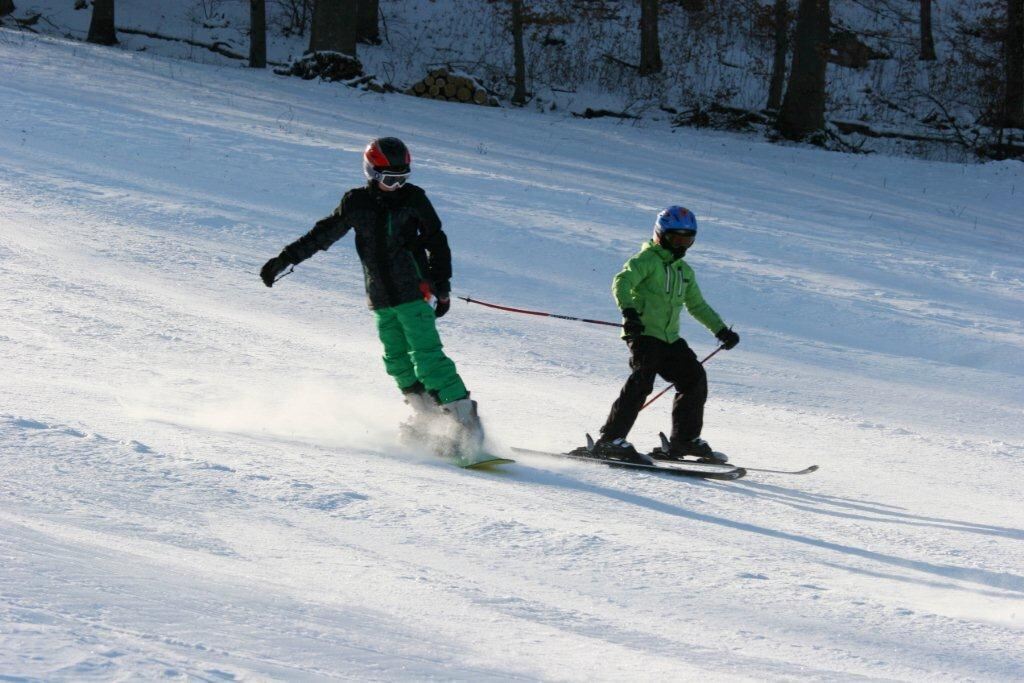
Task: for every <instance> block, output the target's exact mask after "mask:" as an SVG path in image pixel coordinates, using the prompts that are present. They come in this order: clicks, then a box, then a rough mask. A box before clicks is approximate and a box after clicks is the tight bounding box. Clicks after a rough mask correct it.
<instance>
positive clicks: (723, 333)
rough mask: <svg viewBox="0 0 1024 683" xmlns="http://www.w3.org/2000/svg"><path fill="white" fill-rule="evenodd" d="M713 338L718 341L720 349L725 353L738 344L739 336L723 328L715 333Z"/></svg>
mask: <svg viewBox="0 0 1024 683" xmlns="http://www.w3.org/2000/svg"><path fill="white" fill-rule="evenodd" d="M715 336H716V337H717V338H718V341H720V342H722V347H723V348H724V349H725V350H726V351H728V350H729V349H731V348H732V347H734V346H736V345H737V344H739V343H740V335H738V334H736V333H735V332H733V331H732V330H731V329H729V328H728V327H723V328H722V329H720V330H719V331H718V332H715Z"/></svg>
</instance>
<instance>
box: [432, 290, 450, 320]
mask: <svg viewBox="0 0 1024 683" xmlns="http://www.w3.org/2000/svg"><path fill="white" fill-rule="evenodd" d="M451 307H452V300H451V299H450V298H449V297H448V295H447V294H446V295H444V296H439V297H437V303H436V304H435V305H434V315H435V316H436V317H438V318H440V317H441V316H443V315H444V314H445V313H447V312H448V309H449V308H451Z"/></svg>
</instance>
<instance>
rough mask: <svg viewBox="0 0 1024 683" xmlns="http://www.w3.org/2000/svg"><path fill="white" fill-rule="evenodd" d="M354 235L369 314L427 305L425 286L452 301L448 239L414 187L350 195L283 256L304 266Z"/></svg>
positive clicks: (362, 190)
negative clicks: (413, 303)
mask: <svg viewBox="0 0 1024 683" xmlns="http://www.w3.org/2000/svg"><path fill="white" fill-rule="evenodd" d="M353 229H354V230H355V231H356V252H357V253H358V254H359V259H360V261H362V263H363V275H364V278H365V281H366V295H367V298H368V299H369V304H370V308H373V309H376V308H388V307H390V306H397V305H398V304H404V303H407V302H409V301H415V300H416V299H422V298H423V297H424V291H423V289H422V286H427V287H429V288H430V290H431V291H432V292H433V293H434V294H435V295H437V296H439V297H445V296H448V292H449V291H450V289H451V287H450V284H449V280H450V279H451V276H452V255H451V250H450V249H449V248H448V238H447V237H446V236H445V234H444V232H443V231H442V230H441V219H440V218H438V217H437V212H435V211H434V207H433V206H432V205H431V203H430V200H429V199H427V195H426V194H425V193H424V192H423V189H422V188H420V187H418V186H416V185H412V184H410V183H406V184H405V185H403V186H402V187H400V188H398V189H397V190H394V191H393V192H382V191H380V190H379V189H377V188H376V187H372V186H366V187H357V188H354V189H351V190H349V191H348V192H346V193H345V196H344V197H342V199H341V204H339V205H338V208H336V209H335V210H334V211H333V213H331V215H330V216H327V217H326V218H323V219H321V220H319V221H317V222H316V225H315V226H313V229H312V230H310V231H309V232H308V233H306V234H305V235H303V236H302V237H300V238H299V239H297V240H295V241H294V242H292V243H291V244H289V245H288V246H287V247H285V248H284V251H283V252H281V253H282V254H283V255H285V256H287V257H288V259H289V260H290V261H291V262H292V263H299V262H301V261H305V260H306V259H307V258H309V257H310V256H312V255H313V254H315V253H316V252H318V251H321V250H326V249H327V248H328V247H330V246H331V245H332V244H334V243H335V242H337V241H338V240H339V239H341V238H342V237H344V236H345V233H347V232H348V231H349V230H353Z"/></svg>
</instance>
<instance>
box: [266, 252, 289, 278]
mask: <svg viewBox="0 0 1024 683" xmlns="http://www.w3.org/2000/svg"><path fill="white" fill-rule="evenodd" d="M290 265H292V260H291V259H290V258H288V256H287V255H285V253H284V252H283V251H282V252H281V254H280V255H278V256H275V257H274V258H272V259H270V260H269V261H267V262H266V263H264V264H263V268H261V269H260V279H261V280H263V284H265V285H266V286H267V287H273V286H274V280H275V279H276V278H277V276H278V275H279V274H280V273H281V271H283V270H284V269H285V268H287V267H288V266H290Z"/></svg>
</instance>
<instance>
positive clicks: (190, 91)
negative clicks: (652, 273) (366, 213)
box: [0, 29, 1024, 680]
mask: <svg viewBox="0 0 1024 683" xmlns="http://www.w3.org/2000/svg"><path fill="white" fill-rule="evenodd" d="M5 35H9V34H7V33H5V32H3V31H2V29H0V63H2V64H4V66H3V67H2V69H3V72H2V73H3V77H2V78H0V114H2V118H3V120H4V121H5V122H13V125H5V126H3V127H2V128H0V310H2V311H3V312H4V315H3V316H0V371H2V373H3V377H4V381H3V383H2V384H0V399H2V402H0V559H2V561H0V677H2V678H4V679H5V680H7V679H13V680H22V679H28V680H32V679H48V680H60V679H65V680H81V679H85V678H100V679H109V678H122V677H140V678H176V677H190V678H196V679H200V680H223V679H230V678H276V679H311V680H315V679H321V678H323V679H327V678H350V679H360V680H367V679H372V680H381V679H399V678H400V679H424V678H443V679H456V680H489V679H500V680H509V679H512V680H518V679H527V680H537V679H543V680H552V679H554V680H597V679H601V680H616V679H617V680H623V679H640V680H673V679H675V680H678V679H693V678H697V677H705V678H707V677H710V678H712V679H730V680H734V679H757V680H763V679H771V680H792V679H794V678H800V679H820V680H835V679H837V678H838V679H843V680H854V679H858V678H869V679H897V680H923V679H928V680H942V679H957V680H960V679H973V680H1015V679H1017V680H1019V679H1020V678H1021V677H1024V656H1022V654H1021V652H1022V650H1021V647H1020V643H1021V642H1022V636H1024V633H1022V631H1024V602H1022V601H1024V506H1022V505H1021V500H1020V487H1019V482H1020V481H1021V478H1022V476H1024V426H1022V425H1024V419H1022V415H1024V382H1022V375H1024V362H1022V359H1024V354H1022V353H1021V350H1022V347H1024V343H1022V341H1024V323H1022V320H1024V293H1022V287H1021V284H1022V283H1024V257H1022V256H1021V253H1020V250H1019V248H1018V247H1017V236H1018V233H1019V225H1020V224H1019V220H1020V219H1019V213H1020V206H1021V202H1020V199H1019V197H1018V195H1017V194H1016V193H1017V191H1018V189H1020V190H1021V191H1024V171H1022V170H1021V167H1020V165H1019V164H1012V163H1006V164H987V165H984V166H956V165H946V164H936V163H924V162H919V161H912V160H906V159H884V158H876V157H851V156H846V155H840V154H826V153H821V152H818V151H815V150H808V149H802V148H796V147H782V146H770V145H765V144H761V143H756V142H751V141H750V140H747V139H744V138H740V137H734V136H729V135H721V134H704V133H700V134H698V133H695V132H692V131H676V132H670V131H663V130H658V129H639V130H638V129H634V128H630V127H627V126H622V125H615V124H612V123H607V122H593V121H591V122H578V121H574V120H571V119H560V118H555V117H551V116H546V117H545V116H538V115H536V114H532V113H529V112H525V111H505V110H490V109H475V108H471V107H459V106H453V105H443V104H438V103H432V102H425V101H421V100H416V99H413V98H403V97H397V96H388V97H381V96H376V95H367V94H366V93H361V92H357V91H353V90H348V89H345V88H342V87H339V86H329V85H325V84H315V83H305V82H300V81H298V80H291V79H282V78H277V77H274V76H271V75H269V74H263V73H250V72H248V71H246V70H241V69H235V68H217V67H210V66H205V67H204V66H198V65H191V64H186V63H181V62H175V61H171V60H164V59H161V58H157V57H152V56H148V55H144V54H131V53H126V52H120V51H112V50H107V49H103V48H96V47H93V46H88V45H82V44H75V43H69V42H64V41H60V40H53V39H45V38H32V39H24V38H22V37H21V36H19V37H18V38H17V39H16V40H14V39H11V40H8V39H4V36H5ZM381 134H397V135H399V136H400V137H403V138H404V139H407V141H408V142H409V144H410V146H411V147H412V149H413V154H414V166H415V169H416V171H415V173H416V182H417V183H419V184H421V185H422V186H424V187H425V188H426V189H427V191H428V193H429V194H430V196H431V197H432V199H433V200H434V201H435V204H436V205H437V207H438V210H439V212H440V214H441V216H442V219H443V220H444V221H445V224H446V230H447V231H448V233H449V237H450V240H451V242H452V245H453V252H454V257H455V264H454V265H455V271H456V277H455V280H454V283H453V284H454V286H455V292H456V294H470V295H473V296H474V297H479V298H481V299H485V300H490V299H493V300H497V301H503V302H506V303H509V304H511V305H518V306H523V307H527V308H540V309H545V310H554V311H556V312H560V313H566V314H572V315H579V316H584V317H592V318H599V319H614V317H615V316H616V311H615V309H614V304H613V303H612V302H611V300H610V296H609V293H608V288H609V282H610V278H611V275H612V274H613V273H614V272H615V271H616V269H617V268H618V267H619V266H620V265H621V263H622V262H623V261H624V260H625V259H626V258H627V257H628V256H629V255H630V254H631V253H632V252H633V250H635V249H636V248H637V246H638V245H639V244H640V242H641V241H643V240H644V239H646V237H647V235H648V232H649V227H648V226H649V224H650V221H651V219H652V216H653V215H654V212H655V211H656V210H657V209H659V208H662V205H663V204H665V203H671V202H682V203H685V204H687V205H689V206H690V207H691V208H693V209H694V211H695V212H696V214H697V215H698V218H699V220H701V222H702V233H701V239H700V241H699V243H698V246H697V247H696V248H695V250H694V252H693V253H692V258H688V260H690V262H691V263H692V264H693V265H694V267H695V269H696V271H697V274H698V278H699V279H700V283H701V287H702V290H703V291H704V293H705V295H706V296H707V298H708V300H709V301H710V302H711V303H712V305H714V306H715V307H716V308H717V309H718V310H719V312H720V313H722V315H723V316H724V318H725V319H726V320H728V321H729V322H731V323H734V324H735V326H736V329H737V331H739V332H740V334H741V336H742V338H743V341H742V343H741V345H740V346H739V347H738V348H737V349H736V350H734V351H731V352H728V353H723V354H719V355H718V356H716V357H715V358H714V359H713V360H712V361H710V362H709V365H708V370H709V374H710V381H711V398H710V401H709V404H708V411H707V419H706V429H705V435H706V436H707V438H708V439H709V440H710V441H711V442H712V443H713V444H714V445H715V446H716V447H717V448H720V449H721V450H724V451H726V452H728V453H730V454H731V455H732V458H733V460H735V461H737V462H739V463H740V464H749V465H750V466H752V467H779V468H799V467H803V466H806V465H808V464H812V463H817V464H819V465H821V470H820V471H819V472H817V473H815V474H813V475H810V476H806V477H783V476H775V475H761V476H754V475H753V474H751V475H750V476H749V477H748V478H747V479H744V480H741V481H738V482H731V483H715V482H700V481H687V480H684V481H680V480H678V479H674V478H669V477H662V476H658V475H648V474H637V473H632V472H623V471H618V470H610V469H605V468H602V467H597V466H593V465H589V464H586V463H582V464H579V463H567V462H561V461H557V460H554V459H546V458H543V457H531V456H523V457H518V458H517V459H518V461H519V462H517V464H515V465H513V466H509V467H507V468H506V469H504V470H503V471H501V472H490V473H485V472H471V471H462V470H458V469H456V468H453V467H451V466H449V465H447V464H445V463H442V462H437V461H435V460H432V459H431V458H429V457H427V456H424V455H422V454H418V453H414V452H409V451H407V450H404V449H401V448H398V447H397V446H396V445H395V444H394V434H393V433H394V431H395V430H394V427H395V425H396V424H397V422H398V421H399V420H400V419H401V417H402V416H403V413H402V411H403V406H402V403H401V400H400V397H399V396H398V395H397V392H396V391H395V390H394V389H393V388H392V387H391V386H390V385H389V380H388V379H387V377H386V376H385V374H384V371H383V369H382V368H381V367H380V362H379V355H380V351H379V348H378V342H377V341H376V338H375V333H374V331H373V329H372V324H371V319H370V316H369V314H368V313H367V311H366V309H365V306H364V303H363V293H362V287H361V272H360V269H359V264H358V260H357V258H356V257H355V254H354V249H353V247H352V241H351V238H350V237H348V238H346V239H345V240H344V241H342V242H340V243H339V244H337V245H335V246H334V247H332V248H331V249H330V250H329V251H328V252H326V253H323V254H319V255H317V256H316V257H314V258H313V259H312V260H310V261H308V262H306V263H304V264H302V265H301V266H300V267H299V268H297V269H296V272H295V273H294V274H293V275H292V276H291V277H289V278H288V279H286V280H285V281H283V282H282V283H280V284H279V285H278V286H276V287H275V288H274V289H273V290H267V289H265V288H264V287H263V286H262V284H260V283H259V281H258V279H257V278H256V272H257V271H258V269H259V266H260V265H261V264H262V262H263V261H264V260H265V259H266V258H268V257H269V256H271V255H273V254H275V253H277V251H278V250H279V249H280V248H281V247H282V246H283V245H284V244H286V243H287V242H288V241H290V240H292V239H294V238H295V237H297V236H299V235H300V234H301V233H302V232H304V231H306V230H307V229H308V228H309V227H310V226H311V225H312V223H313V222H314V221H315V220H316V219H317V218H319V217H321V216H323V215H325V214H326V213H328V212H329V211H330V210H331V209H332V208H333V207H334V205H335V204H336V203H337V201H338V199H339V197H340V195H341V193H342V192H343V190H344V189H345V188H346V187H348V186H351V185H354V184H357V183H359V182H360V174H359V162H358V154H359V152H360V151H361V149H362V146H363V145H364V144H365V142H366V140H367V139H368V138H370V137H372V136H374V135H381ZM882 179H885V181H884V182H883V181H882ZM897 179H898V180H897ZM440 327H441V333H442V336H443V337H444V340H445V343H446V346H447V348H448V349H449V351H450V352H451V354H452V356H453V357H454V358H455V359H456V362H457V363H458V365H459V368H460V371H461V372H462V374H463V375H464V377H466V379H467V383H468V384H469V385H470V387H471V389H472V390H473V394H474V397H476V398H477V399H478V400H479V401H480V406H481V413H482V416H483V418H484V421H485V424H486V426H487V427H488V431H489V434H490V435H491V438H492V440H493V442H494V445H495V448H496V449H497V450H499V451H501V450H502V449H503V448H504V447H505V446H509V445H519V446H524V447H531V448H541V449H565V448H569V447H571V446H573V445H576V443H577V442H579V441H580V440H581V439H582V433H583V432H584V431H587V430H589V431H592V432H593V431H595V430H596V429H597V427H598V426H599V425H600V423H601V421H602V419H603V417H604V415H605V413H606V411H607V409H608V406H609V405H610V403H611V401H612V399H613V398H614V396H615V395H616V392H617V391H618V388H619V385H620V383H621V381H622V379H623V378H624V375H625V369H626V357H625V352H624V349H623V348H622V347H621V343H620V342H618V341H617V340H616V339H615V338H614V334H611V333H609V332H608V331H607V330H605V329H601V328H593V327H588V326H584V325H575V324H572V323H566V322H562V321H554V320H545V319H536V318H531V317H525V316H524V317H516V316H510V315H506V314H501V313H497V312H494V311H489V310H486V309H482V308H479V307H474V306H469V305H466V304H464V303H462V302H456V303H455V305H454V307H453V310H452V312H451V314H449V316H448V317H446V318H445V319H444V320H443V321H442V322H441V323H440ZM683 333H684V335H685V336H686V337H687V338H688V339H689V340H690V341H691V343H692V344H693V346H694V347H695V349H697V350H698V353H700V352H702V351H703V352H704V353H706V352H707V351H710V350H711V349H712V348H713V340H712V339H711V337H710V336H709V335H707V334H706V332H704V331H703V330H700V329H698V326H697V325H696V324H695V323H693V322H692V321H686V322H684V326H683ZM659 388H660V385H659ZM668 405H669V398H667V397H666V398H663V399H662V400H661V402H659V403H656V404H654V406H652V408H651V409H650V410H648V411H645V412H644V413H642V414H641V417H640V419H639V420H638V423H637V426H636V427H635V429H634V432H633V438H634V440H635V441H637V442H638V443H639V444H640V445H643V446H650V445H653V443H654V441H655V437H656V435H657V432H658V431H659V430H664V429H666V428H667V426H668V425H667V421H668V412H667V407H668Z"/></svg>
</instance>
